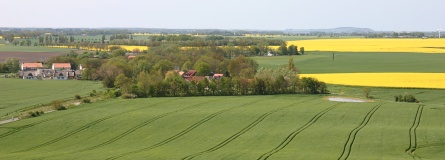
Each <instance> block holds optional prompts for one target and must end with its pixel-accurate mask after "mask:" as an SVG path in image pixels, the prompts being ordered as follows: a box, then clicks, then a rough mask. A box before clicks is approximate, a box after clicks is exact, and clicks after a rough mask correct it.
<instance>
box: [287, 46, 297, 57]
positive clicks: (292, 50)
mask: <svg viewBox="0 0 445 160" xmlns="http://www.w3.org/2000/svg"><path fill="white" fill-rule="evenodd" d="M288 52H289V55H298V49H297V46H294V45H290V46H289V47H288Z"/></svg>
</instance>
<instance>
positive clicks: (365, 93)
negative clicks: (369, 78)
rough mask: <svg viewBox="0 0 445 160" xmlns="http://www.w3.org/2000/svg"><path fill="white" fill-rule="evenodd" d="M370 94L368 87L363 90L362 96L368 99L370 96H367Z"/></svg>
mask: <svg viewBox="0 0 445 160" xmlns="http://www.w3.org/2000/svg"><path fill="white" fill-rule="evenodd" d="M370 93H371V88H370V87H365V88H363V95H364V96H365V98H370V96H369V94H370Z"/></svg>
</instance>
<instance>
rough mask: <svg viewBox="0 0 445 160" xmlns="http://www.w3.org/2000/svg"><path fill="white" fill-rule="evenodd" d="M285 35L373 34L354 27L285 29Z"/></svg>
mask: <svg viewBox="0 0 445 160" xmlns="http://www.w3.org/2000/svg"><path fill="white" fill-rule="evenodd" d="M283 32H284V33H286V34H289V33H290V34H295V33H314V32H324V33H372V32H375V31H374V30H372V29H369V28H356V27H338V28H331V29H287V30H284V31H283Z"/></svg>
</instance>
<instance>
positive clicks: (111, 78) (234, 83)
mask: <svg viewBox="0 0 445 160" xmlns="http://www.w3.org/2000/svg"><path fill="white" fill-rule="evenodd" d="M233 51H236V52H240V53H243V50H240V49H239V48H234V50H233ZM227 52H228V51H227V50H222V49H219V48H193V49H190V50H181V49H180V47H179V46H178V45H161V46H157V47H152V48H150V49H149V50H148V51H147V52H144V53H141V54H140V55H138V56H136V57H135V58H132V59H128V58H127V56H126V54H125V51H124V50H123V49H119V48H118V47H115V49H114V50H112V51H111V53H106V52H100V53H98V54H95V53H89V52H85V53H83V54H78V53H75V52H71V53H69V54H65V55H61V56H57V57H53V58H50V59H48V61H47V62H46V63H45V65H50V64H51V63H53V62H66V63H71V64H72V66H78V65H79V64H81V65H82V66H83V68H84V70H83V71H82V75H81V76H82V79H84V80H100V81H101V82H102V83H103V85H104V86H105V87H107V88H110V89H112V91H113V94H115V95H122V96H124V97H172V96H228V95H266V94H298V93H309V94H320V93H328V90H327V87H326V84H325V83H324V82H320V81H318V80H316V79H313V78H299V77H298V69H297V68H296V67H295V65H294V62H293V59H289V63H288V64H287V65H283V66H282V67H280V68H278V69H266V68H259V67H258V63H257V62H256V61H255V60H253V59H251V58H249V57H245V56H244V55H243V54H238V55H233V57H230V58H229V57H228V56H227V54H231V53H227ZM100 54H103V55H102V56H101V57H98V56H97V55H100ZM92 57H95V58H92ZM72 69H77V68H72ZM190 70H195V71H196V76H195V77H192V78H189V79H185V78H183V77H182V76H181V74H180V71H183V72H185V73H187V72H188V71H190ZM215 73H220V74H223V75H224V76H223V77H221V78H211V77H212V75H213V74H215ZM206 76H207V77H209V78H206Z"/></svg>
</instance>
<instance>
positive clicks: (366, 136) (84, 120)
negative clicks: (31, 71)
mask: <svg viewBox="0 0 445 160" xmlns="http://www.w3.org/2000/svg"><path fill="white" fill-rule="evenodd" d="M424 105H425V107H424V109H423V113H422V116H421V121H420V124H419V126H418V127H417V130H416V135H417V137H418V138H417V141H416V143H417V144H418V145H417V146H418V147H417V149H416V151H415V155H416V156H420V157H431V158H433V159H434V158H439V157H440V156H441V155H443V154H444V152H443V151H444V150H445V144H443V141H444V140H445V139H444V137H443V134H442V133H443V132H444V131H445V129H444V128H445V124H443V123H441V122H443V121H444V120H445V117H444V116H440V115H443V114H444V112H445V107H444V106H443V105H435V104H429V103H425V104H424ZM376 106H380V107H378V108H377V109H376V110H375V112H374V113H373V114H372V115H370V114H368V113H370V112H371V111H372V109H375V108H376ZM418 106H419V105H418V104H408V103H395V102H390V101H386V100H384V99H383V100H378V101H376V102H372V103H339V102H329V101H326V100H323V99H322V96H304V95H276V96H246V97H189V98H150V99H134V100H124V99H113V100H107V101H100V102H96V103H92V104H84V105H82V106H80V107H76V108H73V109H69V110H66V111H61V112H55V113H52V114H46V115H43V116H40V117H37V118H31V119H26V120H22V121H18V122H14V123H10V124H6V125H1V126H0V143H1V144H3V145H0V158H1V159H14V157H21V159H42V158H44V159H61V158H62V159H107V158H109V159H114V158H118V159H119V158H120V159H189V158H193V159H263V158H265V157H267V156H269V158H270V159H289V157H299V158H302V159H337V158H339V157H340V156H341V154H342V153H343V152H344V153H347V154H349V158H350V159H382V158H383V159H409V158H411V155H410V154H407V153H405V149H406V148H407V147H409V143H410V136H409V131H410V128H411V127H412V123H413V121H414V119H415V118H416V113H417V108H418ZM394 113H397V114H394ZM62 117H63V118H62ZM366 117H367V118H366ZM364 119H367V121H366V123H363V121H364ZM360 126H361V128H360ZM49 128H50V129H49ZM355 130H358V132H355V133H356V136H355V137H352V138H349V134H350V133H351V132H353V131H355ZM288 137H290V139H289V138H288ZM348 139H349V140H348ZM347 142H349V143H352V145H351V147H350V149H349V148H348V149H346V151H344V150H345V149H344V145H345V143H347ZM276 148H277V149H276Z"/></svg>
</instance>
